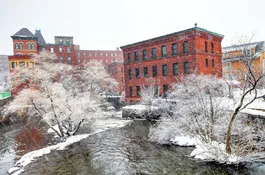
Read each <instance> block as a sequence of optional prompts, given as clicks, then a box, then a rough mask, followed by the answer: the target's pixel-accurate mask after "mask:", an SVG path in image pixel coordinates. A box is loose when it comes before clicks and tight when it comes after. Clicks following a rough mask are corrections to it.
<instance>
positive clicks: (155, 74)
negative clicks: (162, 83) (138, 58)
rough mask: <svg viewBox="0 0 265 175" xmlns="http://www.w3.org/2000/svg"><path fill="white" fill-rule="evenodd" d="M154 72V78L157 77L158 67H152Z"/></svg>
mask: <svg viewBox="0 0 265 175" xmlns="http://www.w3.org/2000/svg"><path fill="white" fill-rule="evenodd" d="M152 71H153V77H157V67H156V66H153V67H152Z"/></svg>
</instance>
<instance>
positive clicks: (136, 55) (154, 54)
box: [127, 41, 189, 63]
mask: <svg viewBox="0 0 265 175" xmlns="http://www.w3.org/2000/svg"><path fill="white" fill-rule="evenodd" d="M188 48H189V46H188V41H185V42H183V53H184V54H186V53H188ZM142 52H143V53H142V55H143V58H142V59H143V60H147V59H148V57H147V50H146V49H145V50H143V51H142ZM171 53H172V55H177V54H178V45H177V44H176V43H174V44H172V45H171ZM166 56H167V48H166V46H161V57H166ZM156 57H157V50H156V48H155V47H154V48H151V58H156ZM127 60H128V63H130V62H131V61H132V59H131V53H128V55H127ZM134 61H139V53H138V51H135V52H134Z"/></svg>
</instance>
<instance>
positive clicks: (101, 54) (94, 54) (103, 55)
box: [78, 52, 118, 57]
mask: <svg viewBox="0 0 265 175" xmlns="http://www.w3.org/2000/svg"><path fill="white" fill-rule="evenodd" d="M80 55H81V53H78V57H80ZM83 55H84V57H85V56H86V55H89V56H90V57H92V55H93V56H95V57H96V56H97V53H96V52H95V53H87V54H86V53H83ZM108 56H111V57H114V56H115V57H117V56H118V55H117V53H115V54H114V53H110V54H109V53H100V57H108Z"/></svg>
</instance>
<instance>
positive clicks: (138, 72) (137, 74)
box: [135, 68, 140, 78]
mask: <svg viewBox="0 0 265 175" xmlns="http://www.w3.org/2000/svg"><path fill="white" fill-rule="evenodd" d="M135 77H136V78H140V68H135Z"/></svg>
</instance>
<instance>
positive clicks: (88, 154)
mask: <svg viewBox="0 0 265 175" xmlns="http://www.w3.org/2000/svg"><path fill="white" fill-rule="evenodd" d="M117 120H120V119H117ZM150 125H151V124H150V123H149V122H147V121H143V120H136V121H133V122H131V123H130V124H128V125H127V126H124V127H121V128H112V129H108V130H106V131H104V132H100V133H97V134H94V135H91V136H89V137H88V138H86V139H83V140H81V141H80V142H77V143H74V144H72V145H70V146H68V147H67V149H65V150H60V151H58V150H57V151H52V152H51V153H50V154H47V155H44V156H42V157H40V158H38V159H37V160H36V161H34V162H32V163H31V164H30V165H28V166H26V168H25V171H24V172H23V173H22V174H24V175H26V174H34V175H38V174H45V175H60V174H61V175H72V174H73V175H76V174H77V175H90V174H91V175H111V174H113V175H114V174H115V175H127V174H128V175H131V174H132V175H133V174H137V175H160V174H161V175H162V174H165V175H171V174H172V175H173V174H174V175H230V174H238V175H248V174H253V173H251V171H250V170H249V169H247V168H245V167H244V166H238V167H236V166H224V165H220V164H214V163H204V162H201V161H197V160H194V159H192V158H189V156H188V155H189V154H190V153H191V151H192V149H193V148H184V147H177V146H170V145H160V144H157V143H152V142H149V141H148V133H149V128H150ZM2 130H3V129H2ZM5 131H6V133H5V135H6V136H7V135H9V136H11V137H7V138H6V137H5V138H6V140H5V141H2V140H1V144H3V143H4V144H3V145H5V146H2V145H1V147H0V149H1V152H3V150H6V152H8V154H4V155H6V156H4V157H2V155H1V158H0V168H1V169H0V170H2V172H3V170H7V169H8V168H10V167H11V166H13V165H14V160H15V157H16V156H15V155H16V154H15V150H14V149H12V145H13V144H14V143H15V141H14V139H12V136H13V134H14V132H16V129H15V130H14V131H8V129H7V130H5ZM82 132H85V130H82ZM90 132H91V131H90ZM1 139H2V138H1ZM3 159H4V160H5V161H3ZM12 160H13V161H12ZM3 163H4V164H5V165H4V166H2V164H3ZM0 174H1V171H0ZM254 174H255V173H254Z"/></svg>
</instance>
